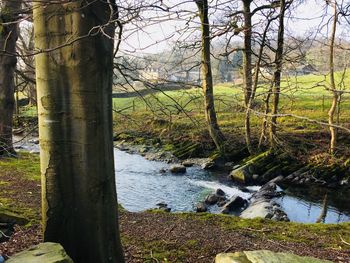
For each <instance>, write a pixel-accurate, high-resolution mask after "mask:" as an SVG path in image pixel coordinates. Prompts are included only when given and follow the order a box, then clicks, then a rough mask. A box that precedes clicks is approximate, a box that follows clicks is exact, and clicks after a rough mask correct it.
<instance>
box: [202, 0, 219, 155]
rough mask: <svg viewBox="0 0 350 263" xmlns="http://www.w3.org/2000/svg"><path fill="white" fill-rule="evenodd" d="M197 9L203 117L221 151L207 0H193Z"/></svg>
mask: <svg viewBox="0 0 350 263" xmlns="http://www.w3.org/2000/svg"><path fill="white" fill-rule="evenodd" d="M195 2H196V4H197V7H198V11H199V17H200V20H201V29H202V63H201V74H202V88H203V93H204V107H205V118H206V121H207V125H208V130H209V134H210V136H211V138H212V139H213V141H214V143H215V145H216V147H217V149H218V150H219V151H223V143H224V135H223V134H222V132H221V130H220V128H219V125H218V122H217V117H216V111H215V105H214V92H213V76H212V70H211V62H210V27H209V18H208V1H207V0H199V1H198V0H196V1H195Z"/></svg>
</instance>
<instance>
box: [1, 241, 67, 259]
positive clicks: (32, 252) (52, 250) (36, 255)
mask: <svg viewBox="0 0 350 263" xmlns="http://www.w3.org/2000/svg"><path fill="white" fill-rule="evenodd" d="M24 262H25V263H74V262H73V260H72V259H71V258H70V257H69V256H68V255H67V253H66V252H65V251H64V249H63V247H62V246H61V245H60V244H57V243H49V242H47V243H41V244H39V245H37V246H34V247H32V248H29V249H27V250H24V251H22V252H20V253H18V254H16V255H14V256H12V257H11V258H10V259H9V260H7V261H6V263H24Z"/></svg>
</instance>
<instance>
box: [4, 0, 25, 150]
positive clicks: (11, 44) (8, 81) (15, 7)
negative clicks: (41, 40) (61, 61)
mask: <svg viewBox="0 0 350 263" xmlns="http://www.w3.org/2000/svg"><path fill="white" fill-rule="evenodd" d="M20 7H21V1H20V0H18V1H11V0H5V1H2V6H1V10H0V23H1V24H0V156H4V155H6V156H10V155H13V154H15V151H14V149H13V145H12V118H13V111H14V106H15V100H14V87H15V82H14V72H15V69H16V64H17V58H16V55H15V53H16V41H17V38H18V23H17V20H18V12H19V10H20ZM3 23H4V24H3Z"/></svg>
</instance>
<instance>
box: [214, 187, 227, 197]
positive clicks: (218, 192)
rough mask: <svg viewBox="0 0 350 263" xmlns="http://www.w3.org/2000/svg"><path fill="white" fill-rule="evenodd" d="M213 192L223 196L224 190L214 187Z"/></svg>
mask: <svg viewBox="0 0 350 263" xmlns="http://www.w3.org/2000/svg"><path fill="white" fill-rule="evenodd" d="M215 194H216V195H219V196H225V192H224V191H223V190H222V189H220V188H218V189H216V191H215Z"/></svg>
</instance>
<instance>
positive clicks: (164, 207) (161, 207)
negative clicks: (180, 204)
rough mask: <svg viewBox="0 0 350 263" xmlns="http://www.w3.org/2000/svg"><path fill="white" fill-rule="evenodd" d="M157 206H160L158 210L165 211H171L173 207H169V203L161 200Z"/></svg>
mask: <svg viewBox="0 0 350 263" xmlns="http://www.w3.org/2000/svg"><path fill="white" fill-rule="evenodd" d="M157 206H158V210H161V211H163V212H170V211H171V208H170V207H168V204H167V203H164V202H160V203H158V204H157Z"/></svg>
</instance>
